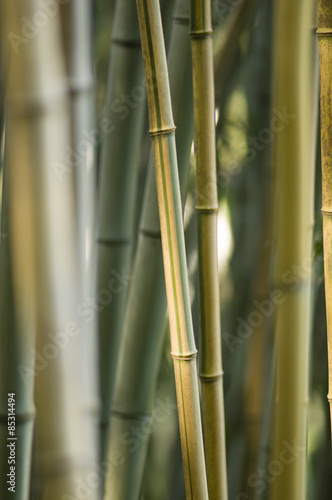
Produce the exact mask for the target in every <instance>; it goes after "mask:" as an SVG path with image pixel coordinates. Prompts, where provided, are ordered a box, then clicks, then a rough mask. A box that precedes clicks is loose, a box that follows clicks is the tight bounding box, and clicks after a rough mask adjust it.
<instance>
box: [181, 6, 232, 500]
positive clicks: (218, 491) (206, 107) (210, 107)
mask: <svg viewBox="0 0 332 500" xmlns="http://www.w3.org/2000/svg"><path fill="white" fill-rule="evenodd" d="M190 35H191V48H192V61H193V87H194V117H195V159H196V213H197V236H198V269H199V314H200V342H199V347H200V357H199V362H200V363H199V364H200V379H201V386H202V413H203V429H204V445H205V457H206V467H207V479H208V488H209V498H210V499H211V500H214V499H219V500H227V498H228V493H227V472H226V443H225V417H224V397H223V382H222V377H223V370H222V360H221V330H220V300H219V280H218V261H217V220H218V196H217V178H216V146H215V121H214V112H215V104H214V73H213V47H212V23H211V3H210V2H209V1H205V0H203V1H197V0H192V2H191V30H190Z"/></svg>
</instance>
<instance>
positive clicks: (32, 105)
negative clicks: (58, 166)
mask: <svg viewBox="0 0 332 500" xmlns="http://www.w3.org/2000/svg"><path fill="white" fill-rule="evenodd" d="M3 9H4V19H5V21H6V26H7V28H8V32H12V33H20V29H21V22H22V18H26V19H35V18H36V17H35V16H38V12H40V10H39V9H40V7H39V2H38V1H37V0H30V1H27V0H24V1H23V0H15V1H13V2H10V3H6V4H5V5H4V4H3ZM8 43H9V42H8ZM61 46H62V44H61V36H60V25H59V16H50V17H49V18H48V23H47V29H46V28H44V29H39V31H38V32H37V33H35V36H33V37H32V38H31V39H30V40H29V42H28V43H26V44H25V43H21V45H19V46H18V47H17V46H16V49H17V51H16V53H14V52H12V54H11V65H10V73H9V77H8V85H7V90H8V94H7V96H8V98H7V102H8V128H7V133H6V144H7V145H8V149H7V152H8V172H9V173H10V178H9V183H10V184H9V185H10V217H11V218H10V232H11V236H12V261H13V283H14V302H15V307H16V304H17V311H18V313H19V314H18V328H19V330H20V332H21V335H22V336H23V335H24V336H25V337H27V338H29V337H30V336H31V335H32V334H33V333H34V332H36V346H35V352H33V353H30V356H31V363H29V366H28V367H24V368H25V371H24V378H25V379H27V380H30V378H31V377H32V376H33V375H35V377H36V378H35V387H36V390H35V404H36V415H37V418H36V446H37V453H36V454H37V459H38V463H37V471H38V496H39V497H40V498H48V499H50V500H52V499H54V500H55V499H59V498H62V499H63V500H65V498H70V496H72V497H73V496H74V497H75V496H76V494H77V490H78V488H79V485H80V484H81V483H82V482H83V481H84V480H86V479H87V477H89V473H90V472H91V465H92V464H91V462H92V461H93V459H94V450H93V449H91V447H89V445H90V440H89V439H86V437H87V436H90V435H91V433H92V432H93V423H92V420H91V412H90V408H86V398H85V394H84V390H85V389H84V387H82V385H81V384H82V380H84V379H85V375H84V365H83V363H84V354H83V352H82V342H81V340H80V338H79V337H80V335H81V332H82V329H81V328H80V326H81V324H80V319H78V318H77V313H76V308H77V306H78V304H79V300H80V289H81V285H82V282H81V281H80V279H79V276H80V274H81V269H80V259H79V258H77V257H79V255H80V254H79V246H78V239H77V233H76V222H77V221H76V218H75V215H76V214H75V211H74V192H75V185H74V182H73V181H74V179H73V175H68V176H65V178H64V179H63V182H62V183H60V182H59V180H58V178H57V176H56V174H55V171H54V168H53V163H54V161H56V160H59V161H61V162H62V164H65V163H66V146H67V145H68V137H70V113H69V100H68V87H67V80H66V74H65V67H64V58H63V54H62V51H61V49H60V48H61ZM7 140H8V142H7ZM18 144H19V147H18ZM33 355H35V363H34V360H33ZM89 498H97V487H95V488H92V490H91V491H90V495H89Z"/></svg>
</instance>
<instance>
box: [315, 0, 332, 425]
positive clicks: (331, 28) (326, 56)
mask: <svg viewBox="0 0 332 500" xmlns="http://www.w3.org/2000/svg"><path fill="white" fill-rule="evenodd" d="M317 36H318V42H319V64H320V120H321V155H322V159H321V162H322V193H323V196H322V214H323V234H324V275H325V297H326V316H327V342H328V366H329V392H328V396H327V398H328V401H329V405H330V420H331V429H332V316H331V304H332V275H331V270H332V264H331V261H332V258H331V244H332V226H331V213H332V197H331V192H332V187H331V186H332V130H331V119H332V118H331V117H332V103H331V94H332V60H331V54H332V5H331V2H329V1H328V0H319V2H318V30H317Z"/></svg>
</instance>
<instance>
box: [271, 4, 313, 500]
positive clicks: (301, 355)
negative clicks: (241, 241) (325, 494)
mask: <svg viewBox="0 0 332 500" xmlns="http://www.w3.org/2000/svg"><path fill="white" fill-rule="evenodd" d="M313 9H314V5H313V3H312V2H301V1H294V2H288V1H287V0H279V2H278V3H277V8H276V12H275V22H276V24H275V35H276V48H275V54H274V103H273V104H274V108H275V109H277V110H286V111H287V113H288V114H291V115H292V119H290V120H289V123H287V124H285V126H284V128H283V130H281V131H280V132H278V133H277V134H276V136H275V156H274V161H275V168H276V181H277V187H278V196H277V197H276V201H277V203H278V205H277V210H276V213H277V214H278V217H277V223H278V224H277V240H278V247H277V266H276V285H277V287H278V288H279V289H281V290H282V291H283V299H284V300H283V301H282V303H280V304H279V305H278V308H277V325H276V339H277V398H276V414H275V444H274V450H273V459H274V460H279V461H282V460H283V457H285V454H286V460H287V463H286V464H284V465H283V471H282V473H281V474H279V475H277V476H275V480H274V482H273V484H272V498H273V499H275V500H279V499H280V498H283V499H285V500H286V499H291V500H297V499H298V500H300V499H301V500H302V499H303V498H305V488H306V443H307V406H308V397H309V394H308V378H309V369H308V363H309V343H310V330H311V306H310V304H311V273H310V272H308V273H306V274H305V275H303V274H301V276H300V277H299V279H300V283H299V285H298V286H297V287H295V288H294V286H293V287H292V286H290V285H289V283H288V284H287V279H288V278H287V277H288V274H286V273H287V272H288V273H289V272H290V271H291V270H292V269H293V266H300V268H303V266H308V264H309V265H310V264H311V252H312V228H313V212H314V210H313V207H314V204H313V199H314V193H313V187H314V182H313V175H314V162H313V158H314V155H313V151H312V149H313V138H312V128H313V106H312V103H313V95H312V92H313V88H312V80H311V75H312V49H311V43H312V41H311V34H312V16H313ZM287 446H292V447H293V450H294V451H293V454H292V459H291V460H288V459H289V449H288V451H287ZM286 460H284V462H285V461H286ZM281 463H283V462H281Z"/></svg>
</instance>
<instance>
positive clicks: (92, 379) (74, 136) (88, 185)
mask: <svg viewBox="0 0 332 500" xmlns="http://www.w3.org/2000/svg"><path fill="white" fill-rule="evenodd" d="M91 12H92V5H91V1H90V0H83V1H82V0H71V1H70V2H69V3H66V4H65V5H62V6H61V15H62V30H63V33H64V41H65V56H66V61H65V62H66V69H67V77H68V92H69V95H70V116H71V135H70V138H71V140H70V141H69V142H70V146H71V151H72V154H73V156H74V157H75V162H74V165H75V167H74V168H73V172H72V174H73V176H74V179H75V180H74V182H75V196H76V203H75V205H76V220H77V227H76V230H77V238H78V248H79V253H80V255H79V257H80V269H81V280H82V290H81V297H82V303H87V302H88V301H89V299H90V297H91V296H94V295H95V294H96V291H95V288H96V287H95V285H96V276H95V275H96V259H95V253H96V252H95V248H94V247H95V245H94V243H95V215H96V214H95V197H96V147H97V146H98V141H99V135H98V133H100V132H98V131H96V130H97V129H96V128H94V127H95V120H94V98H95V96H94V75H93V67H92V66H93V61H92V27H91V23H90V19H91ZM71 168H72V165H71ZM81 325H82V329H83V331H82V335H81V336H80V338H81V342H82V349H83V355H84V358H85V361H84V365H85V366H86V369H85V370H84V376H85V379H84V381H83V380H82V385H83V387H84V388H85V390H84V395H85V397H86V403H85V404H86V407H87V408H89V409H90V411H91V412H92V418H93V419H94V420H95V425H94V427H93V433H90V434H89V435H86V440H88V439H89V440H90V444H89V445H88V446H90V448H91V451H92V450H93V452H94V453H95V457H94V461H95V462H97V460H98V457H97V445H96V443H97V415H98V417H99V397H98V381H97V375H98V370H97V322H96V319H95V318H94V321H92V322H91V324H90V323H88V322H87V321H82V322H81Z"/></svg>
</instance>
